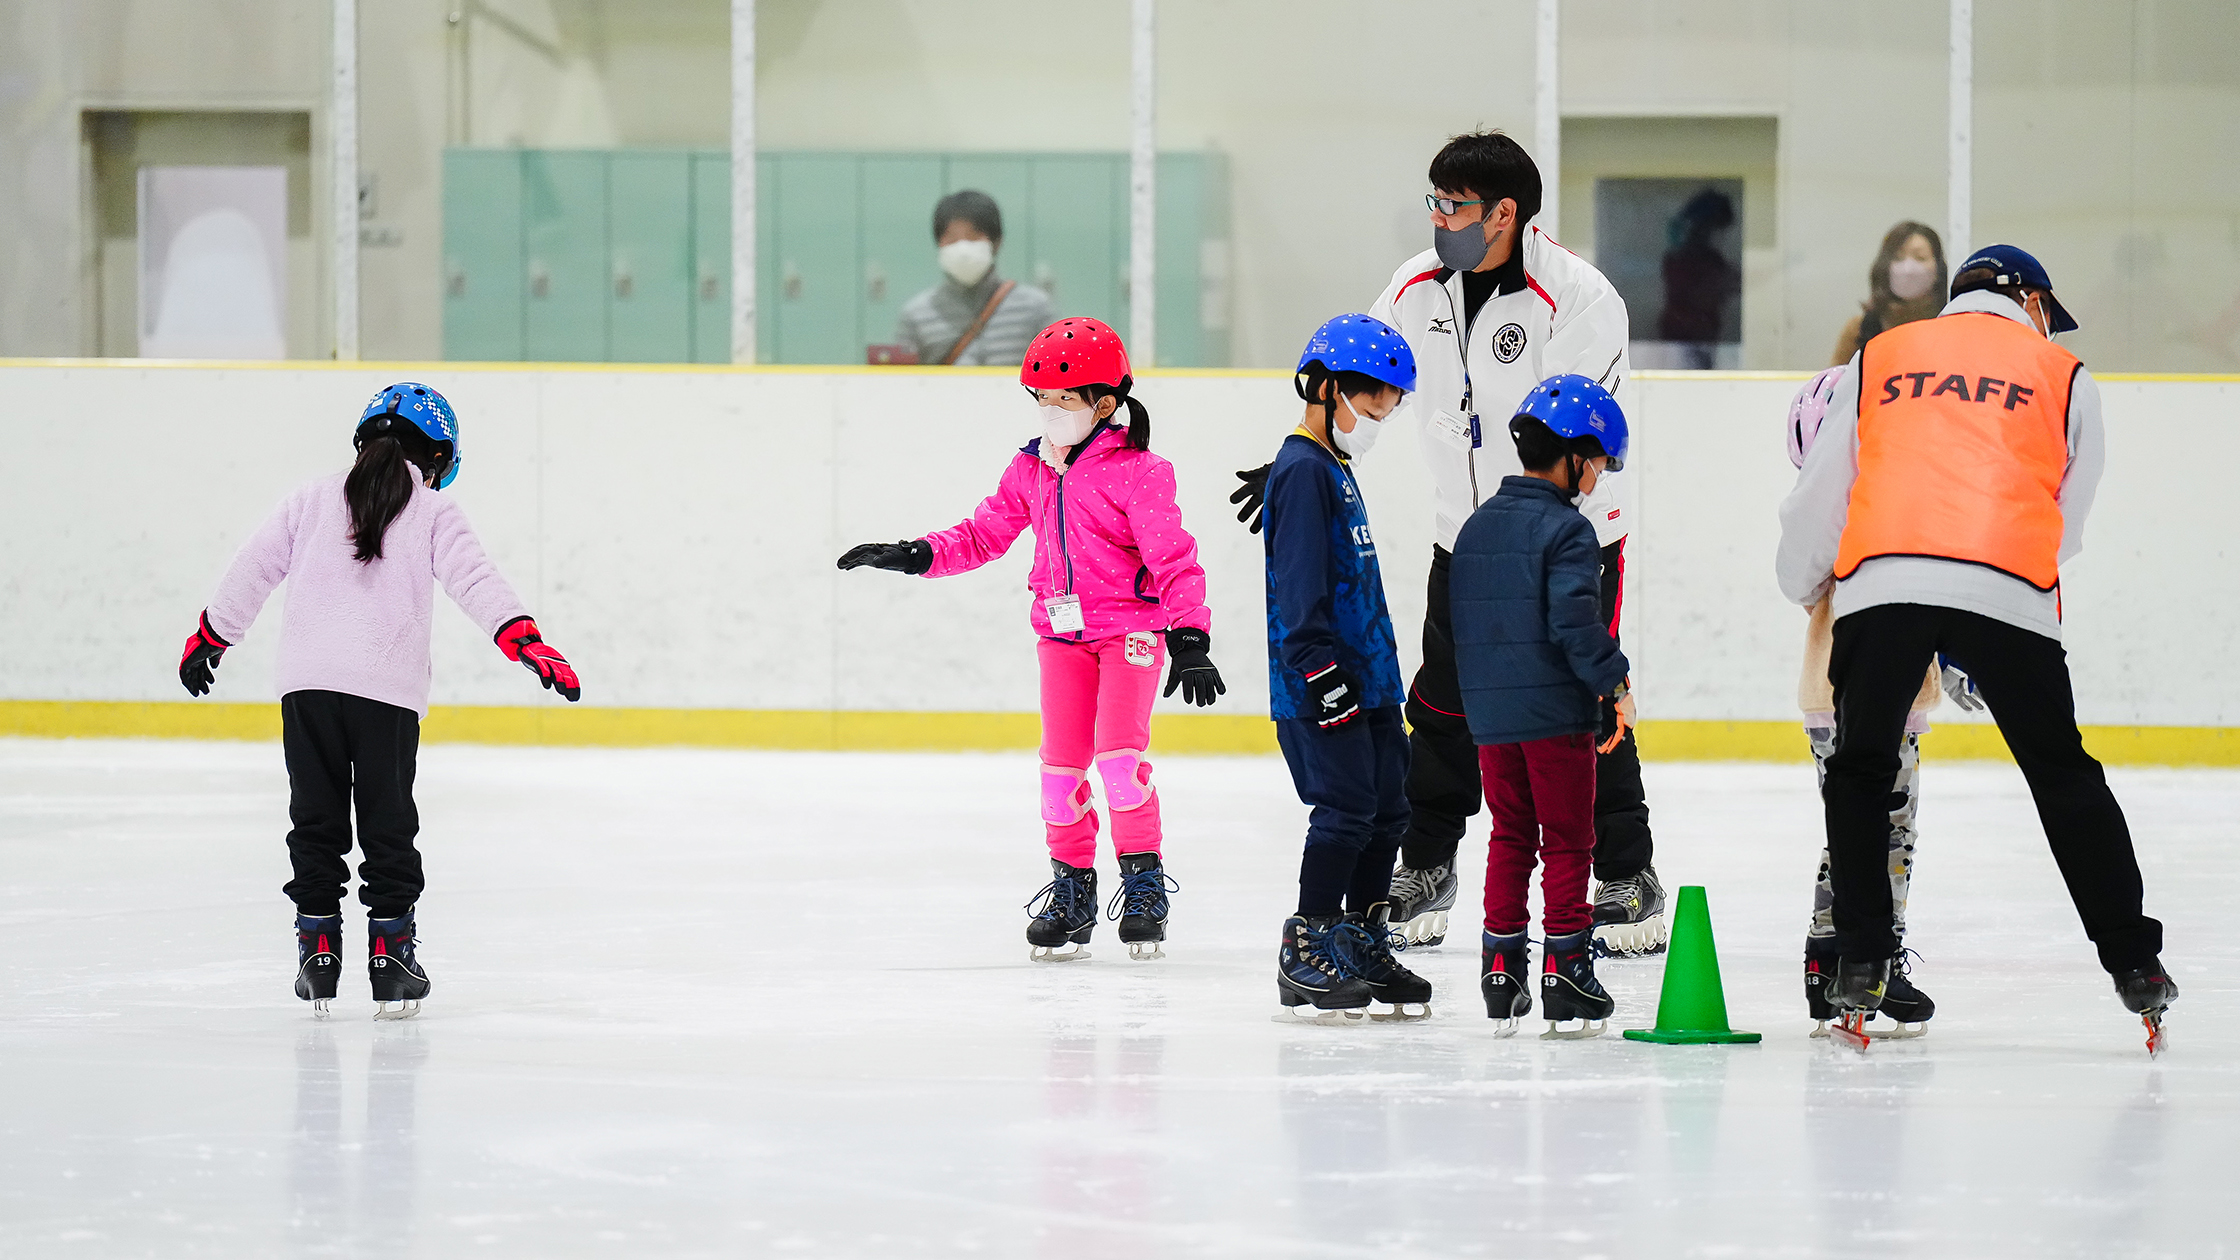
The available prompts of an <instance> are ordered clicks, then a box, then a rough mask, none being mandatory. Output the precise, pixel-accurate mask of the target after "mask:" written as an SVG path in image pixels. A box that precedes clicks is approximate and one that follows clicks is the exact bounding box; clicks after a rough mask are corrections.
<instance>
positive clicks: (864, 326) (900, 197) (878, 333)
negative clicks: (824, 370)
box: [855, 153, 942, 362]
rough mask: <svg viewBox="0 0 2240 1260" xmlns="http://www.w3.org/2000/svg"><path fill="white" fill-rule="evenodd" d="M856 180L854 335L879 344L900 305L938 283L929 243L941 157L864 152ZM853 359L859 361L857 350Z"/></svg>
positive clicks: (890, 334)
mask: <svg viewBox="0 0 2240 1260" xmlns="http://www.w3.org/2000/svg"><path fill="white" fill-rule="evenodd" d="M857 180H858V182H857V193H858V195H857V202H858V204H859V205H861V206H862V207H863V219H862V233H863V235H862V245H861V247H860V248H861V253H862V256H863V301H862V309H861V313H860V316H859V322H858V324H857V329H856V340H857V341H859V342H861V343H862V344H863V345H865V346H872V345H883V344H886V343H888V342H891V341H893V340H894V331H895V323H896V317H897V316H899V315H900V314H901V313H902V304H903V303H905V302H907V301H909V300H910V299H911V298H913V297H916V296H917V295H918V294H919V293H922V292H924V291H925V290H927V289H929V288H932V287H933V286H934V285H936V284H938V283H940V282H941V278H942V277H941V265H940V263H939V262H938V261H936V260H935V257H934V246H933V207H934V204H935V203H936V202H938V201H940V200H941V159H940V158H939V157H938V156H935V155H932V154H902V153H870V154H865V155H864V157H863V163H862V166H861V167H860V168H859V169H858V175H857ZM855 361H857V362H861V361H862V356H861V354H858V355H857V357H856V360H855Z"/></svg>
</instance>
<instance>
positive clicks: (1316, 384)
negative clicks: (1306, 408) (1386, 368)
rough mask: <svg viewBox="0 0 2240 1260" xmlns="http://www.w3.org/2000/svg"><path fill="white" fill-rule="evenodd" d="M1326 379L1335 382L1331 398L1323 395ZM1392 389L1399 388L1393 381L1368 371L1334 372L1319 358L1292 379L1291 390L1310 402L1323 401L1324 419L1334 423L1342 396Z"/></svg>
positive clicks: (1309, 363) (1354, 396)
mask: <svg viewBox="0 0 2240 1260" xmlns="http://www.w3.org/2000/svg"><path fill="white" fill-rule="evenodd" d="M1324 381H1333V382H1335V383H1336V388H1334V389H1332V390H1331V391H1330V396H1329V397H1328V398H1325V397H1323V396H1322V384H1323V382H1324ZM1393 388H1396V387H1395V386H1394V385H1393V384H1392V383H1391V382H1389V381H1380V380H1378V379H1377V378H1376V377H1374V376H1371V375H1369V374H1368V373H1367V372H1333V371H1331V370H1330V369H1329V368H1327V367H1324V366H1323V364H1322V360H1320V359H1314V360H1311V361H1309V362H1308V364H1307V366H1306V369H1305V370H1304V371H1302V372H1300V373H1299V374H1298V375H1296V376H1294V377H1292V378H1291V390H1292V392H1293V393H1295V394H1297V395H1299V397H1301V398H1303V399H1305V400H1306V401H1308V402H1310V403H1321V404H1322V418H1323V419H1324V420H1325V421H1327V422H1329V423H1331V424H1336V423H1337V422H1338V397H1339V395H1341V394H1342V395H1344V396H1345V397H1347V398H1359V397H1361V396H1362V395H1363V394H1381V393H1383V392H1384V391H1386V390H1388V389H1393Z"/></svg>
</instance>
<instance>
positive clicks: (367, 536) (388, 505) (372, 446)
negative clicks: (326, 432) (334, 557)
mask: <svg viewBox="0 0 2240 1260" xmlns="http://www.w3.org/2000/svg"><path fill="white" fill-rule="evenodd" d="M415 471H417V470H415V469H414V468H413V466H412V464H411V461H409V460H407V459H406V458H405V454H404V444H403V443H401V442H399V441H397V439H395V438H394V437H386V436H384V437H375V438H368V439H366V440H365V441H362V442H360V443H359V444H358V462H357V463H356V464H354V465H352V466H351V469H350V475H349V476H347V477H345V478H343V479H342V497H343V499H344V500H345V501H346V502H347V503H349V505H350V542H351V544H352V545H353V546H354V547H355V548H356V554H357V559H358V562H359V563H361V564H365V563H369V562H371V561H374V560H379V559H380V558H381V539H382V536H383V535H385V534H387V533H388V532H389V524H390V522H392V521H394V520H396V519H397V514H398V513H399V512H402V511H404V505H405V504H407V503H410V502H411V501H412V483H413V481H414V480H415V478H414V476H413V474H414V472H415Z"/></svg>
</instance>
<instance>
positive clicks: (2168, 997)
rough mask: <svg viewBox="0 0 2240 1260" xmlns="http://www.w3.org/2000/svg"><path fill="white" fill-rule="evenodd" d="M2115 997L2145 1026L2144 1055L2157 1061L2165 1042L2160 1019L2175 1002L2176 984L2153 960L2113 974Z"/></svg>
mask: <svg viewBox="0 0 2240 1260" xmlns="http://www.w3.org/2000/svg"><path fill="white" fill-rule="evenodd" d="M2114 979H2115V982H2116V996H2117V997H2120V998H2122V999H2123V1008H2124V1009H2125V1010H2127V1011H2130V1012H2131V1013H2132V1014H2134V1015H2137V1016H2138V1017H2139V1022H2141V1023H2143V1024H2145V1025H2146V1026H2147V1053H2148V1054H2149V1055H2150V1056H2154V1057H2160V1056H2161V1054H2162V1052H2163V1050H2164V1048H2166V1047H2167V1046H2168V1045H2169V1039H2168V1038H2167V1037H2166V1036H2165V1035H2164V1034H2163V1031H2162V1017H2163V1016H2164V1015H2165V1014H2167V1013H2168V1012H2169V1010H2170V1004H2171V1003H2172V1002H2175V1001H2177V1000H2178V984H2177V981H2175V980H2172V979H2171V978H2170V973H2169V972H2167V971H2165V970H2163V967H2162V960H2161V959H2159V958H2157V959H2155V960H2154V961H2152V962H2150V963H2148V964H2147V965H2146V966H2144V967H2140V968H2137V969H2135V970H2132V971H2122V972H2118V973H2116V975H2115V977H2114Z"/></svg>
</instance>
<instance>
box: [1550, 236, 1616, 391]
mask: <svg viewBox="0 0 2240 1260" xmlns="http://www.w3.org/2000/svg"><path fill="white" fill-rule="evenodd" d="M1581 265H1582V266H1583V265H1584V264H1581ZM1593 274H1594V279H1595V280H1596V281H1599V283H1584V284H1575V285H1573V286H1571V288H1572V291H1571V292H1570V293H1567V294H1565V295H1564V297H1565V299H1566V301H1565V303H1564V305H1563V306H1561V307H1558V308H1557V309H1556V313H1555V319H1554V321H1553V322H1552V323H1551V324H1550V326H1549V328H1548V348H1547V349H1546V350H1544V351H1542V352H1541V354H1540V371H1541V374H1542V379H1545V378H1546V377H1550V376H1561V375H1563V374H1564V373H1566V372H1569V373H1574V374H1576V375H1579V376H1584V377H1586V378H1587V379H1588V380H1590V381H1593V382H1595V383H1596V384H1598V385H1600V386H1602V387H1603V388H1604V389H1607V390H1609V391H1610V393H1611V394H1612V396H1615V395H1616V394H1617V393H1618V390H1619V389H1620V388H1621V387H1622V386H1624V384H1625V382H1626V379H1627V378H1628V377H1630V376H1632V375H1633V363H1632V360H1631V359H1630V358H1629V357H1628V356H1627V352H1626V342H1627V339H1628V337H1629V336H1630V325H1629V323H1628V321H1627V318H1626V300H1625V299H1624V298H1622V297H1619V296H1618V291H1617V289H1615V288H1613V287H1611V284H1610V282H1609V281H1608V280H1607V279H1604V278H1603V276H1602V275H1601V273H1599V272H1596V273H1593ZM1620 405H1621V406H1623V405H1624V404H1623V403H1622V402H1621V403H1620ZM1629 419H1630V417H1629Z"/></svg>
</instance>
